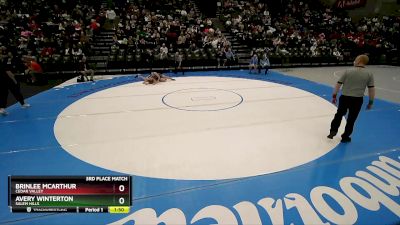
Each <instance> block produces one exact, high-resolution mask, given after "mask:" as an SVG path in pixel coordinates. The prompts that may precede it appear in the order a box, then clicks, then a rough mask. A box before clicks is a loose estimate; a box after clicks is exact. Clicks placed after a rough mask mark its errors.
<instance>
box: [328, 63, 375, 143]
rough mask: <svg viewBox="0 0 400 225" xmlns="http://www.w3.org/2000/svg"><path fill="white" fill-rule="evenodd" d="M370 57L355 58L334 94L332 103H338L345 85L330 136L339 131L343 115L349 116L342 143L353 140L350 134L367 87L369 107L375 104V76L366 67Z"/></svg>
mask: <svg viewBox="0 0 400 225" xmlns="http://www.w3.org/2000/svg"><path fill="white" fill-rule="evenodd" d="M368 61H369V58H368V56H367V55H359V56H357V58H356V59H355V60H354V68H353V69H349V70H346V71H345V73H344V74H343V75H342V77H341V78H340V79H339V80H338V82H337V84H336V87H335V90H334V92H333V96H332V103H333V104H335V105H336V102H337V100H336V96H337V94H338V92H339V90H340V88H341V86H342V85H343V88H342V95H341V96H340V98H339V106H338V109H337V112H336V114H335V117H334V118H333V120H332V123H331V130H330V133H329V135H328V138H330V139H332V138H333V137H334V136H335V135H336V134H337V132H338V129H339V126H340V122H341V121H342V117H343V116H345V115H346V114H347V112H348V116H347V124H346V128H345V131H344V133H343V134H342V141H341V142H342V143H347V142H350V141H351V138H350V135H351V133H353V127H354V123H355V122H356V119H357V116H358V114H359V112H360V110H361V106H362V104H363V96H364V92H365V88H366V87H368V95H369V103H368V106H367V109H371V108H372V105H373V104H374V98H375V88H374V76H373V75H372V73H371V72H369V71H367V70H366V69H365V65H367V64H368Z"/></svg>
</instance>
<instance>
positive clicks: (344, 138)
mask: <svg viewBox="0 0 400 225" xmlns="http://www.w3.org/2000/svg"><path fill="white" fill-rule="evenodd" d="M340 142H342V143H349V142H351V138H350V137H342V140H341V141H340Z"/></svg>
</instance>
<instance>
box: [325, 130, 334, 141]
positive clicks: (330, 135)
mask: <svg viewBox="0 0 400 225" xmlns="http://www.w3.org/2000/svg"><path fill="white" fill-rule="evenodd" d="M336 134H337V132H334V131H331V132H330V133H329V135H328V136H326V137H327V138H329V139H333V137H335V136H336Z"/></svg>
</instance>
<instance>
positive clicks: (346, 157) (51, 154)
mask: <svg viewBox="0 0 400 225" xmlns="http://www.w3.org/2000/svg"><path fill="white" fill-rule="evenodd" d="M169 75H172V76H174V75H173V74H169ZM191 77H196V78H195V79H199V80H198V82H193V83H196V85H197V86H196V87H190V85H186V86H184V84H182V86H181V87H177V88H176V90H175V91H179V90H184V89H187V88H198V89H199V88H205V89H217V88H215V87H210V85H212V83H207V81H209V79H215V77H217V78H221V79H222V78H223V79H225V78H226V79H245V80H248V81H249V82H253V81H257V82H260V83H257V84H263V82H265V83H266V84H267V83H268V85H269V84H276V85H279V86H280V87H281V86H284V87H288V88H293V90H294V89H296V90H298V91H299V92H296V93H303V94H305V95H304V96H300V97H298V98H295V99H297V100H293V99H284V98H274V99H272V100H271V102H278V103H281V102H285V104H286V103H290V104H287V106H288V107H292V108H291V111H290V113H289V112H288V114H287V115H288V116H290V115H292V114H295V113H297V112H298V111H302V112H308V113H313V110H314V109H315V108H314V106H315V105H312V104H311V105H307V108H306V109H304V108H305V107H304V105H302V104H307V103H308V100H307V98H312V99H314V100H315V101H316V102H321V104H322V105H325V104H327V105H329V101H330V97H331V94H332V87H328V86H325V85H321V84H318V83H314V82H311V81H307V80H303V79H299V78H294V77H290V76H286V75H284V74H280V73H277V72H275V71H272V72H271V73H269V74H268V75H267V76H264V75H258V74H256V75H253V74H248V73H247V71H213V72H192V73H185V76H182V77H180V76H176V80H177V81H176V82H177V83H176V85H177V86H178V85H181V83H179V82H180V81H182V82H183V81H185V80H188V79H189V80H190V79H191ZM201 79H204V82H202V81H201ZM139 82H140V79H138V78H136V76H134V75H132V76H123V77H116V78H113V79H110V80H102V81H97V82H94V83H84V84H76V85H71V86H66V87H64V88H54V89H51V90H48V91H46V92H44V93H41V94H39V95H37V96H34V97H32V98H30V99H29V100H28V102H29V103H31V104H32V107H31V108H30V109H28V110H25V109H21V108H20V106H19V105H14V106H12V107H10V108H9V109H8V110H9V112H10V114H9V115H8V116H6V117H0V131H1V136H2V137H1V144H0V177H1V182H0V190H1V192H0V194H1V197H0V200H1V201H0V224H29V225H35V224H52V225H56V224H113V225H114V224H124V225H134V224H135V225H138V224H166V225H172V224H174V225H175V224H194V225H198V224H238V225H239V224H243V225H250V224H251V225H253V224H399V222H400V191H399V187H400V159H399V157H400V154H399V151H400V106H399V104H395V103H391V102H387V101H383V100H376V103H375V108H374V109H373V110H371V111H365V110H362V112H361V113H360V115H359V118H358V121H357V124H356V128H355V133H354V135H353V136H352V138H353V140H352V142H351V143H350V144H340V143H338V138H339V137H336V142H335V143H331V145H332V146H333V147H332V149H331V150H329V151H326V152H324V154H321V155H320V156H318V157H317V158H313V159H312V160H311V161H309V162H306V163H303V164H300V165H297V166H294V167H291V168H289V169H286V170H280V171H277V172H271V173H265V174H258V175H255V176H238V177H237V178H226V179H180V178H176V179H174V178H167V177H165V178H161V177H159V178H157V177H152V176H145V175H140V174H136V173H133V172H121V170H119V169H118V170H117V169H115V170H114V169H112V168H110V167H107V166H105V167H101V166H98V165H96V163H93V162H92V161H91V160H92V159H95V158H96V157H93V158H90V157H87V156H85V155H81V156H77V155H79V154H80V153H82V154H83V153H84V152H82V151H79V149H78V150H77V151H76V152H74V154H71V152H70V149H72V150H76V149H74V148H75V147H77V146H74V145H72V144H71V145H61V144H60V143H59V141H58V140H57V138H56V136H55V131H54V130H55V124H56V121H57V117H58V116H59V115H60V114H61V113H62V112H63V111H64V110H65V109H66V108H68V107H69V106H71V105H73V104H75V103H78V102H79V101H80V100H82V99H84V98H85V97H89V98H90V96H91V95H93V94H96V93H101V92H102V91H112V90H117V91H123V90H125V89H124V88H126V87H130V86H129V85H139ZM229 82H231V84H232V85H233V84H235V85H236V84H237V85H239V84H243V83H242V82H235V81H234V80H230V81H229ZM229 82H228V83H229ZM168 84H172V83H166V84H163V85H164V86H154V87H155V88H163V87H168ZM219 84H221V85H222V84H225V81H224V82H219ZM201 85H203V86H202V87H201ZM258 88H259V89H261V87H260V86H259V87H258ZM225 89H228V88H225ZM233 89H234V88H232V90H229V91H224V92H220V93H221V96H222V95H223V94H226V96H228V97H229V96H239V95H240V98H239V97H237V98H238V99H239V100H240V101H242V100H241V98H243V102H241V104H240V105H238V106H236V107H234V108H231V109H229V110H231V111H232V110H240V109H242V108H243V107H246V106H248V105H249V104H251V103H254V102H257V101H262V100H257V99H255V100H254V99H249V95H248V93H246V91H248V92H252V91H255V87H254V88H251V87H250V86H249V87H241V88H237V87H236V88H235V90H233ZM127 90H132V89H127ZM271 90H272V89H271ZM282 90H284V89H282ZM290 90H292V89H290ZM290 90H289V92H287V93H288V94H290V93H292V92H290ZM231 92H234V93H235V94H233V93H231ZM168 93H177V92H173V91H168V92H162V93H161V92H160V94H161V95H160V96H153V97H154V99H156V100H155V101H156V102H157V104H159V107H160V108H161V109H165V110H175V112H176V113H210V114H201V115H202V116H204V115H211V116H214V115H215V117H216V118H220V120H223V119H224V118H223V117H222V118H221V117H218V115H221V114H220V113H226V112H228V111H226V110H225V111H212V112H210V111H207V112H193V111H185V110H176V109H172V108H170V107H168V106H166V105H165V104H163V102H162V97H163V96H165V95H166V94H168ZM236 94H237V95H236ZM276 94H279V91H277V92H276ZM308 95H312V96H308ZM218 96H219V95H218ZM313 96H314V97H313ZM167 97H168V99H166V100H167V101H168V102H167V103H168V104H170V105H171V104H172V103H173V104H175V103H176V102H174V101H175V100H176V98H172V97H177V98H178V97H181V95H179V96H177V95H172V94H170V95H168V96H167ZM167 97H166V98H167ZM263 97H268V95H263ZM269 97H271V98H272V96H269ZM106 98H107V97H102V99H106ZM97 99H98V98H96V99H94V100H93V101H97ZM193 99H194V100H196V101H199V102H200V101H203V102H206V101H216V100H215V98H214V97H213V96H200V97H196V98H193ZM318 99H319V100H318ZM119 101H122V100H121V98H119V97H115V98H113V99H112V100H111V101H110V102H111V103H110V105H106V106H105V107H107V108H109V109H110V111H111V112H112V110H113V109H114V108H115V107H119V104H120V102H119ZM235 102H236V101H235ZM300 102H301V103H302V104H300ZM365 102H367V101H364V103H365ZM131 103H132V104H134V103H135V102H134V100H132V101H127V103H124V104H131ZM292 103H293V104H292ZM232 104H234V105H236V104H237V103H232ZM316 105H319V104H316ZM274 106H276V105H274ZM285 107H286V106H285ZM327 107H328V108H329V107H331V106H327ZM364 107H365V105H364ZM87 109H88V110H90V107H88V108H87ZM270 109H271V110H277V109H278V108H277V107H275V108H273V107H271V108H270ZM329 110H330V111H329V112H331V111H332V109H331V108H330V109H329ZM178 111H179V112H178ZM232 112H233V111H232ZM123 113H128V114H129V113H132V110H131V111H129V112H125V111H124V112H122V111H121V112H120V114H123ZM211 113H213V114H211ZM256 113H257V109H254V115H256ZM111 114H113V113H111ZM114 114H115V113H114ZM107 115H108V114H107ZM107 115H103V114H99V115H98V114H95V113H93V116H94V117H95V116H104V118H105V117H106V116H107ZM129 115H130V114H129ZM280 116H282V115H281V114H275V117H280ZM254 117H255V116H254ZM71 118H72V119H79V118H83V116H79V115H76V116H75V117H74V116H72V117H71ZM329 118H330V116H329ZM182 119H184V117H182ZM240 119H243V118H237V120H240ZM266 119H274V118H266ZM112 125H113V124H112V123H110V124H109V126H112ZM182 126H184V124H182ZM271 126H275V125H274V123H271ZM313 126H315V124H309V126H303V128H304V129H299V130H296V131H295V132H294V134H295V135H294V136H286V135H283V136H281V137H279V140H281V144H287V145H288V146H289V145H291V144H293V146H294V147H293V148H296V143H300V140H299V139H296V134H299V135H303V133H305V132H304V130H307V132H312V130H313V129H311V128H313ZM316 129H317V127H316ZM328 130H329V127H326V132H328ZM97 131H98V130H96V128H95V127H94V128H93V132H97ZM98 132H99V133H100V132H104V133H109V134H110V135H112V133H111V132H110V131H109V130H107V129H103V130H100V131H98ZM132 132H133V133H134V134H142V133H143V132H144V131H143V130H134V131H132ZM143 135H144V134H143ZM257 135H259V138H263V136H262V135H263V134H262V133H259V134H257ZM287 135H289V134H287ZM326 135H327V133H326V134H324V135H322V136H321V137H319V138H320V140H321V143H322V142H326V141H327V140H326ZM311 136H312V135H311ZM314 136H315V135H314ZM85 138H87V137H84V136H83V137H82V140H85ZM243 138H246V136H245V135H244V136H243ZM265 139H266V140H268V137H265ZM271 140H272V139H271ZM199 141H201V142H204V143H207V140H199ZM115 143H116V146H117V144H121V143H120V141H118V140H117V141H116V142H115ZM122 144H123V143H122ZM268 144H269V143H265V146H267V147H268ZM78 147H79V146H78ZM168 147H169V145H168V143H165V144H164V145H162V148H163V149H165V150H166V151H168V150H169V149H168ZM195 147H196V146H187V148H188V149H190V148H195ZM232 147H237V146H232ZM66 149H68V151H67V150H66ZM94 149H95V148H94ZM170 150H171V149H170ZM251 150H252V149H251V146H250V147H247V148H244V153H243V155H242V157H243V158H244V159H246V157H247V156H248V154H247V153H249V151H251ZM278 150H279V149H278ZM289 150H290V149H289ZM308 150H309V149H304V154H307V152H308ZM118 151H120V149H119V148H117V147H116V148H114V149H112V154H113V155H114V156H110V157H109V161H110V162H119V161H121V162H122V161H124V159H123V158H124V156H118V157H117V155H118V154H117V153H118ZM277 152H279V151H277ZM96 154H97V156H98V157H99V158H101V157H103V156H102V153H101V152H98V153H96ZM292 156H293V154H291V153H290V151H289V152H287V153H285V155H284V157H286V158H287V159H288V160H294V159H291V157H292ZM85 157H86V158H85ZM126 157H128V156H126ZM129 157H132V156H129ZM83 158H84V159H85V160H82V159H83ZM225 158H226V157H225V156H218V157H217V156H215V157H214V156H212V155H211V156H210V160H211V161H215V162H221V164H223V163H227V161H226V160H225ZM150 159H151V158H150ZM168 160H170V159H168V158H165V161H166V162H168ZM254 160H256V161H257V162H261V163H262V161H263V160H265V161H266V162H268V163H271V162H273V161H268V157H265V158H259V159H251V160H250V159H249V160H248V161H247V162H246V163H243V164H240V165H234V166H235V168H238V170H240V169H243V170H247V168H250V167H252V165H253V164H255V162H256V161H254ZM150 161H151V160H150ZM107 163H108V162H107V161H105V162H104V165H108V164H107ZM181 163H182V165H185V161H184V160H182V162H181ZM115 164H116V165H117V163H115ZM224 165H225V164H224ZM226 165H229V164H226ZM122 168H123V167H122ZM186 170H188V171H190V170H191V168H190V166H188V167H187V168H186ZM165 172H168V171H165ZM223 172H229V171H224V170H223V169H221V170H220V171H215V173H216V174H217V173H223ZM200 175H201V174H200ZM121 185H123V187H122V186H121ZM7 199H8V200H7ZM121 199H123V200H121ZM120 203H122V204H120ZM46 210H48V211H46ZM51 210H53V211H51ZM58 210H60V211H62V212H69V213H59V212H57V211H58ZM39 211H40V212H39ZM101 212H102V213H101ZM118 212H119V213H118Z"/></svg>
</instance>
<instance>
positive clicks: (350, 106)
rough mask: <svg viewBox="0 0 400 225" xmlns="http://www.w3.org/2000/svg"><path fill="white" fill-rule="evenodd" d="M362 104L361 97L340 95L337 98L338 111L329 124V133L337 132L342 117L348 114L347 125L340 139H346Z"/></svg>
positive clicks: (350, 132)
mask: <svg viewBox="0 0 400 225" xmlns="http://www.w3.org/2000/svg"><path fill="white" fill-rule="evenodd" d="M362 104H363V97H351V96H345V95H341V96H340V98H339V106H338V110H337V112H336V114H335V117H334V118H333V120H332V123H331V132H335V133H337V132H338V129H339V126H340V123H341V122H342V118H343V116H345V115H346V114H347V112H349V114H348V116H347V124H346V128H345V130H344V133H343V134H342V138H348V137H350V135H351V134H352V133H353V127H354V123H355V122H356V119H357V117H358V114H359V113H360V110H361V106H362Z"/></svg>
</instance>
